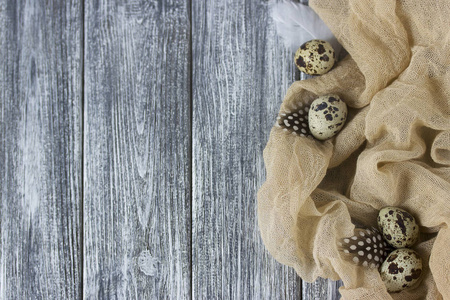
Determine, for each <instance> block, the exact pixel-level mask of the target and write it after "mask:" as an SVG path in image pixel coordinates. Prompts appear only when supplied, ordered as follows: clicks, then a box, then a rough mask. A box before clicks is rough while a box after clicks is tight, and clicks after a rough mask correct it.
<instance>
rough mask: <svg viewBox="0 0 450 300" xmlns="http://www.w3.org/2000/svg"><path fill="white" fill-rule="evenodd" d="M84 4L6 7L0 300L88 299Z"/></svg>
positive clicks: (0, 21)
mask: <svg viewBox="0 0 450 300" xmlns="http://www.w3.org/2000/svg"><path fill="white" fill-rule="evenodd" d="M81 28H82V17H81V5H80V3H79V2H78V1H56V0H55V1H51V0H50V1H43V0H36V1H24V0H18V1H7V0H0V174H1V175H0V199H1V212H0V214H1V250H0V251H1V253H0V260H1V263H0V264H1V268H0V298H1V299H77V298H80V296H81V264H80V262H81V246H80V242H81V241H80V232H81V231H82V228H81V222H80V213H81V212H80V203H81V173H82V170H81V167H82V166H81V142H80V137H81V113H80V112H81V96H82V92H81V82H82V80H81V79H82V77H81V74H82V50H81V40H82V30H81Z"/></svg>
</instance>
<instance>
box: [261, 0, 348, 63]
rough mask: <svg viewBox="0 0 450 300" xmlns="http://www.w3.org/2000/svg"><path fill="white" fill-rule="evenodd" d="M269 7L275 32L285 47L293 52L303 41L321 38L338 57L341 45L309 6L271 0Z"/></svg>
mask: <svg viewBox="0 0 450 300" xmlns="http://www.w3.org/2000/svg"><path fill="white" fill-rule="evenodd" d="M269 7H270V15H271V16H272V19H273V20H274V23H275V25H276V29H277V34H278V35H279V36H281V37H282V39H283V40H284V43H285V45H286V47H288V48H289V49H291V50H292V51H293V52H295V51H296V50H297V49H298V48H299V47H300V46H301V45H302V44H303V43H305V42H307V41H309V40H312V39H321V40H325V41H327V42H329V43H330V44H331V45H332V46H333V48H334V51H335V52H336V57H339V54H340V52H341V50H342V46H341V45H340V44H339V42H338V41H337V39H336V37H335V36H334V35H333V33H332V32H331V30H330V29H329V28H328V26H327V25H326V24H325V23H324V22H323V21H322V19H320V17H319V16H318V15H317V14H316V13H315V11H314V10H312V8H311V7H309V6H307V5H304V4H301V3H296V2H292V1H286V0H285V1H282V2H279V3H276V2H275V1H274V0H271V1H270V2H269Z"/></svg>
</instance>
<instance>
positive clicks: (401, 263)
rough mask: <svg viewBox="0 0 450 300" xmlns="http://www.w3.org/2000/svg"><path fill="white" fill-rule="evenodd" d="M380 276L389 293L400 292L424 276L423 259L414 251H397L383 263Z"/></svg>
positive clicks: (404, 249) (403, 249)
mask: <svg viewBox="0 0 450 300" xmlns="http://www.w3.org/2000/svg"><path fill="white" fill-rule="evenodd" d="M380 274H381V279H382V280H383V282H384V284H385V286H386V288H387V291H388V292H389V293H396V292H400V291H402V290H404V289H406V288H408V287H411V286H413V285H414V284H415V283H416V282H417V281H418V280H419V278H420V275H421V274H422V259H421V258H420V256H419V254H418V253H417V252H416V251H414V250H411V249H406V248H402V249H397V250H395V251H393V252H391V253H390V254H389V255H388V257H387V258H386V260H385V261H384V262H383V264H382V265H381V269H380Z"/></svg>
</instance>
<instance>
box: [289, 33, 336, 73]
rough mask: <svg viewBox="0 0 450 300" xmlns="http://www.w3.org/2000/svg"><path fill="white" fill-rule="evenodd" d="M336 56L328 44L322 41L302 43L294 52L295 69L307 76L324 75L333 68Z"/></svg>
mask: <svg viewBox="0 0 450 300" xmlns="http://www.w3.org/2000/svg"><path fill="white" fill-rule="evenodd" d="M335 61H336V54H335V52H334V49H333V47H332V46H331V45H330V43H328V42H326V41H323V40H311V41H309V42H306V43H304V44H303V45H301V46H300V48H298V50H297V52H295V64H296V66H297V68H298V69H299V70H300V71H302V72H304V73H306V74H309V75H321V74H325V73H326V72H328V71H329V70H331V68H332V67H333V65H334V63H335Z"/></svg>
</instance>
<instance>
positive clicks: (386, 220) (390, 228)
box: [377, 206, 419, 248]
mask: <svg viewBox="0 0 450 300" xmlns="http://www.w3.org/2000/svg"><path fill="white" fill-rule="evenodd" d="M377 220H378V227H379V229H380V232H381V233H382V234H383V237H384V239H385V240H386V242H388V243H389V244H390V245H391V246H392V247H395V248H405V247H411V246H412V245H414V244H415V243H416V242H417V240H418V238H419V225H417V223H416V219H415V218H414V217H413V216H412V215H411V214H410V213H409V212H407V211H406V210H403V209H400V208H398V207H392V206H388V207H385V208H383V209H381V210H380V212H379V213H378V219H377Z"/></svg>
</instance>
